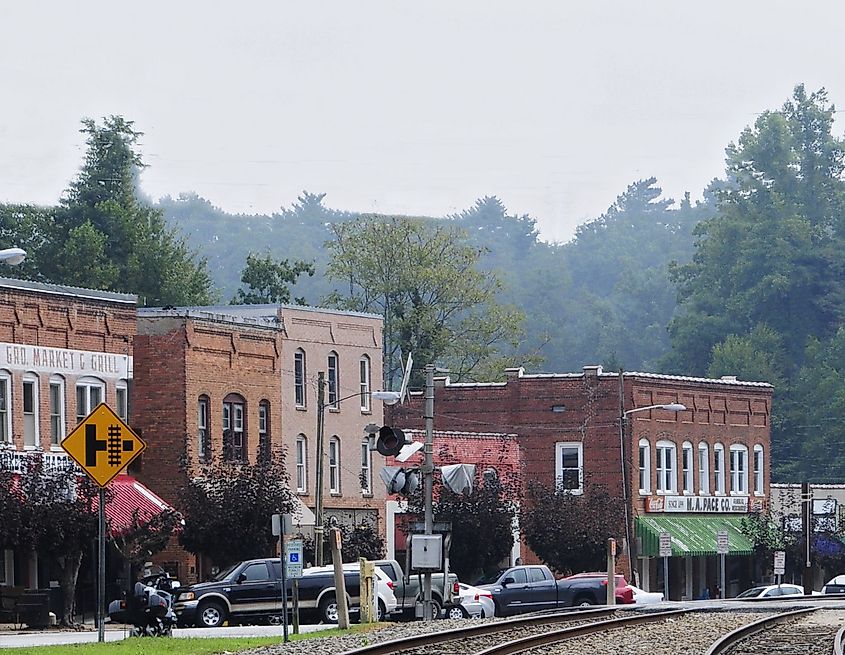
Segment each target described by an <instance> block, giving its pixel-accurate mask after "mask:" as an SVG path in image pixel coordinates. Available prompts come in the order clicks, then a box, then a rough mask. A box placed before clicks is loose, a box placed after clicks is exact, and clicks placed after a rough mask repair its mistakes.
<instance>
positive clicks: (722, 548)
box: [716, 530, 730, 598]
mask: <svg viewBox="0 0 845 655" xmlns="http://www.w3.org/2000/svg"><path fill="white" fill-rule="evenodd" d="M728 550H730V548H729V543H728V531H727V530H719V531H718V532H716V552H717V553H718V554H719V564H720V567H721V574H720V580H721V586H720V587H719V591H720V593H719V598H725V597H726V590H725V555H727V554H728Z"/></svg>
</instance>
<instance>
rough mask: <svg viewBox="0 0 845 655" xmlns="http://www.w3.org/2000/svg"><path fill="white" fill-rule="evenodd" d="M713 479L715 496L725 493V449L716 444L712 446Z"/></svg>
mask: <svg viewBox="0 0 845 655" xmlns="http://www.w3.org/2000/svg"><path fill="white" fill-rule="evenodd" d="M713 479H714V480H715V487H714V489H715V491H716V494H717V495H720V496H721V495H723V494H724V493H725V447H724V446H723V445H722V444H720V443H717V444H716V445H715V446H713Z"/></svg>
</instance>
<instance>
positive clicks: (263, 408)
mask: <svg viewBox="0 0 845 655" xmlns="http://www.w3.org/2000/svg"><path fill="white" fill-rule="evenodd" d="M271 447H272V443H271V437H270V401H269V400H262V401H261V402H260V403H258V459H259V460H261V461H262V462H269V461H270V455H271Z"/></svg>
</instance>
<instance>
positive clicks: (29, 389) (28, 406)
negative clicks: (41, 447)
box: [23, 373, 38, 448]
mask: <svg viewBox="0 0 845 655" xmlns="http://www.w3.org/2000/svg"><path fill="white" fill-rule="evenodd" d="M23 445H24V446H25V447H29V448H35V447H36V446H37V445H38V376H37V375H34V374H33V373H27V374H26V375H24V378H23Z"/></svg>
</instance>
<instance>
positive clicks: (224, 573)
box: [211, 562, 240, 582]
mask: <svg viewBox="0 0 845 655" xmlns="http://www.w3.org/2000/svg"><path fill="white" fill-rule="evenodd" d="M239 564H240V562H238V563H236V564H232V566H228V567H226V568H225V569H223V570H222V571H219V572H218V573H215V574H214V575H213V576H211V579H212V580H214V581H215V582H219V581H220V580H225V579H226V578H228V577H229V576H230V575H231V574H232V571H234V570H235V567H236V566H238V565H239Z"/></svg>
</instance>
